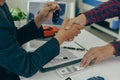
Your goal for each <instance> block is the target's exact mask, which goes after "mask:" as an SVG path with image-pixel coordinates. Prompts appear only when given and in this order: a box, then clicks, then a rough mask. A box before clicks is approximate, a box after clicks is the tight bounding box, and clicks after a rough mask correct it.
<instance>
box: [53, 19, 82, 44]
mask: <svg viewBox="0 0 120 80" xmlns="http://www.w3.org/2000/svg"><path fill="white" fill-rule="evenodd" d="M69 21H70V19H65V20H64V22H63V23H62V27H61V28H60V30H59V31H58V33H57V34H56V36H55V38H56V39H57V40H58V42H59V44H61V43H63V42H64V41H67V40H68V39H73V38H74V37H75V36H77V35H78V34H79V33H80V30H79V28H78V26H79V25H77V24H73V25H72V27H71V28H70V29H68V30H66V29H65V27H66V26H67V25H68V23H69Z"/></svg>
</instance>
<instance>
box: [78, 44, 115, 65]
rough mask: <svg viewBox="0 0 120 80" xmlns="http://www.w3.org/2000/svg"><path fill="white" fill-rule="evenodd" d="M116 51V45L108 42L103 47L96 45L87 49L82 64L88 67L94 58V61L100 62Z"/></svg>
mask: <svg viewBox="0 0 120 80" xmlns="http://www.w3.org/2000/svg"><path fill="white" fill-rule="evenodd" d="M114 52H115V49H114V47H113V46H112V45H111V44H107V45H105V46H101V47H94V48H91V49H90V50H88V51H87V53H86V54H85V55H84V57H83V59H82V61H81V64H80V65H81V66H83V67H87V66H88V65H89V64H90V63H91V62H92V61H93V60H94V63H95V64H96V63H99V62H101V61H103V60H105V59H108V58H109V57H111V56H112V55H113V54H114Z"/></svg>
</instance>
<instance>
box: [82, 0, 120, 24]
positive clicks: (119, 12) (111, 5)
mask: <svg viewBox="0 0 120 80" xmlns="http://www.w3.org/2000/svg"><path fill="white" fill-rule="evenodd" d="M84 15H85V16H86V18H87V23H88V24H92V23H95V22H99V21H103V20H105V19H108V18H112V17H115V16H120V0H109V1H107V2H104V3H102V4H101V5H99V6H98V7H95V8H94V9H91V10H90V11H87V12H86V13H84Z"/></svg>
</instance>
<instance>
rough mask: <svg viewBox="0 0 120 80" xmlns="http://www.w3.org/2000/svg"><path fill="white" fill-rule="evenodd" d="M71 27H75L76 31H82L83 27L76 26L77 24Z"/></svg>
mask: <svg viewBox="0 0 120 80" xmlns="http://www.w3.org/2000/svg"><path fill="white" fill-rule="evenodd" d="M72 27H75V28H77V29H78V30H82V29H83V27H82V26H81V25H78V24H73V25H72Z"/></svg>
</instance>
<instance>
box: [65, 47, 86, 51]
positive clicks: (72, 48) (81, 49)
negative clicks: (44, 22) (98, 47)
mask: <svg viewBox="0 0 120 80" xmlns="http://www.w3.org/2000/svg"><path fill="white" fill-rule="evenodd" d="M63 48H65V49H71V50H77V51H79V50H80V51H84V50H85V49H83V48H74V47H66V46H64V47H63Z"/></svg>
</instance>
